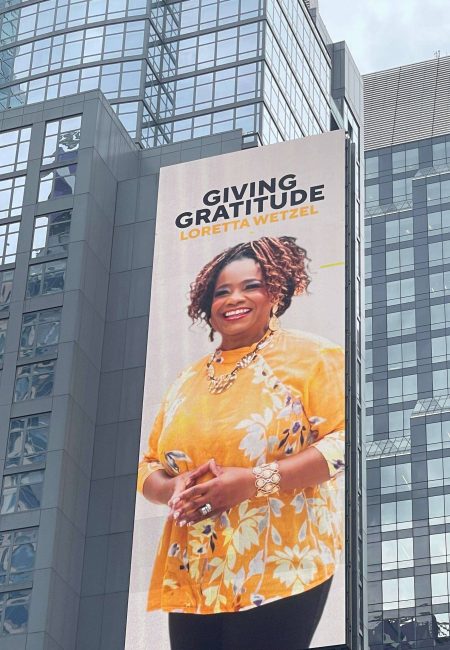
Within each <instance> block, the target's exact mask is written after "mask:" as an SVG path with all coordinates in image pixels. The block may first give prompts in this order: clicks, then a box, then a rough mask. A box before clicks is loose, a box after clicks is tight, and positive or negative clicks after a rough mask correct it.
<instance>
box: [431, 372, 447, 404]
mask: <svg viewBox="0 0 450 650" xmlns="http://www.w3.org/2000/svg"><path fill="white" fill-rule="evenodd" d="M449 381H450V370H449V369H444V370H433V397H437V396H438V395H447V393H448V392H449V386H450V384H449Z"/></svg>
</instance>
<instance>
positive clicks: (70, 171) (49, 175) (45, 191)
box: [38, 165, 77, 201]
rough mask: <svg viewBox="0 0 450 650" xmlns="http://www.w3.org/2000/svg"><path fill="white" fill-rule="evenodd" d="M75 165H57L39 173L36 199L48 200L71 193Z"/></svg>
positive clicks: (73, 185)
mask: <svg viewBox="0 0 450 650" xmlns="http://www.w3.org/2000/svg"><path fill="white" fill-rule="evenodd" d="M76 171H77V166H76V165H70V166H68V167H58V168H57V169H52V170H51V171H48V172H42V173H41V180H40V183H39V198H38V201H49V200H51V199H57V198H58V197H60V196H67V195H68V194H73V192H74V188H75V174H76Z"/></svg>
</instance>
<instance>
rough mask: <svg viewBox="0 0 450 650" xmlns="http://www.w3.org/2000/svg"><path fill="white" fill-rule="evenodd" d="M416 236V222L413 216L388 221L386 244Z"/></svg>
mask: <svg viewBox="0 0 450 650" xmlns="http://www.w3.org/2000/svg"><path fill="white" fill-rule="evenodd" d="M413 236H414V223H413V220H412V217H407V218H405V219H394V220H391V221H386V244H397V243H399V242H401V241H409V240H411V239H412V238H413Z"/></svg>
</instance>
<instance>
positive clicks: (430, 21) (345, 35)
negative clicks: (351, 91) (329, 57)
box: [319, 0, 450, 74]
mask: <svg viewBox="0 0 450 650" xmlns="http://www.w3.org/2000/svg"><path fill="white" fill-rule="evenodd" d="M319 12H320V14H321V16H322V19H323V21H324V23H325V25H326V27H327V29H328V31H329V33H330V36H331V37H332V38H333V40H334V41H341V40H345V41H347V44H348V46H349V48H350V51H351V52H352V55H353V58H354V59H355V61H356V64H357V65H358V67H359V69H360V71H361V73H363V74H364V73H366V72H374V71H375V70H383V69H385V68H391V67H395V66H398V65H406V64H408V63H415V62H417V61H422V60H426V59H431V58H433V56H434V53H435V52H436V51H437V50H440V54H441V56H445V55H448V54H450V39H449V34H450V11H449V2H448V0H429V1H428V2H427V3H425V2H423V0H394V1H393V0H319Z"/></svg>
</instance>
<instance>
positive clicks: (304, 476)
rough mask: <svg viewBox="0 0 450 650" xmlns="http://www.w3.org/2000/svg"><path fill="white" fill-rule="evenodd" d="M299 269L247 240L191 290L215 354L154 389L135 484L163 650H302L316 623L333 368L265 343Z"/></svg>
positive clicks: (332, 517)
mask: <svg viewBox="0 0 450 650" xmlns="http://www.w3.org/2000/svg"><path fill="white" fill-rule="evenodd" d="M307 262H308V258H307V253H306V251H305V250H304V249H303V248H301V247H300V246H298V245H297V243H296V241H295V239H294V238H293V237H262V238H261V239H258V240H256V241H253V242H246V243H243V244H238V245H237V246H234V247H232V248H229V249H227V250H225V251H224V252H222V253H221V254H219V255H217V256H216V257H215V258H214V259H213V260H212V261H211V262H209V263H208V264H206V266H204V267H203V269H202V270H201V271H200V273H199V274H198V276H197V278H196V280H195V282H193V284H192V285H191V294H190V298H191V301H190V305H189V315H190V317H191V318H192V320H193V321H204V322H207V323H208V324H209V326H210V328H211V335H210V336H211V338H213V336H214V334H215V333H218V334H219V335H220V337H221V344H220V347H219V348H218V349H217V350H216V351H215V352H214V353H213V354H212V355H210V356H209V357H206V358H202V359H200V360H199V361H198V362H197V363H194V364H193V365H192V366H191V367H189V368H187V369H186V370H184V371H183V372H182V373H181V375H180V376H179V378H178V380H177V381H176V382H175V384H174V385H173V386H172V387H171V388H170V389H169V391H168V393H167V395H166V398H165V400H164V402H163V404H162V407H161V409H160V412H159V414H158V416H157V418H156V421H155V424H154V427H153V430H152V432H151V434H150V438H149V445H148V451H147V453H146V454H145V456H144V458H143V460H142V462H141V464H140V469H139V483H138V485H139V489H140V490H141V491H142V493H143V495H144V496H145V497H146V498H147V499H148V500H150V501H153V502H156V503H164V504H166V503H168V504H169V506H170V507H171V513H170V517H169V519H168V520H167V522H166V526H165V529H164V532H163V537H162V540H161V543H160V546H159V550H158V557H157V560H156V563H155V566H154V571H153V578H152V584H151V588H150V593H149V600H148V607H149V609H163V610H165V611H168V612H170V615H169V629H170V637H171V647H172V649H173V650H181V649H183V650H190V649H191V648H192V649H195V650H203V649H204V650H210V649H211V648H213V647H214V648H216V647H217V648H221V649H223V650H239V649H240V648H245V649H246V650H247V649H248V648H249V647H255V648H258V650H265V649H266V648H270V649H271V650H272V649H273V648H277V649H278V650H292V648H294V647H295V648H308V647H309V645H310V642H311V638H312V636H313V634H314V630H315V628H316V626H317V624H318V622H319V620H320V616H321V614H322V611H323V607H324V605H325V602H326V598H327V595H328V590H329V588H330V584H331V580H332V577H333V574H334V572H335V567H336V564H337V563H338V562H339V559H340V553H341V550H342V535H343V525H342V520H341V515H342V512H341V508H340V505H339V504H340V503H341V491H340V490H341V481H339V480H338V475H339V474H341V472H342V470H343V466H344V379H343V374H344V355H343V352H342V350H341V348H340V347H339V346H337V345H335V344H334V343H331V342H329V341H327V340H325V339H322V338H319V337H316V336H312V335H311V334H307V333H304V332H299V331H284V330H282V329H280V326H279V322H278V315H282V314H283V313H284V312H285V311H286V310H287V309H288V308H289V306H290V304H291V301H292V298H293V297H294V296H296V295H300V294H302V293H304V292H305V291H306V290H307V288H308V285H309V282H310V278H309V275H308V271H307ZM244 610H245V611H244ZM299 620H301V621H302V623H301V625H299Z"/></svg>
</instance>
